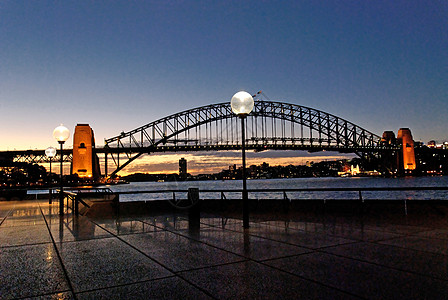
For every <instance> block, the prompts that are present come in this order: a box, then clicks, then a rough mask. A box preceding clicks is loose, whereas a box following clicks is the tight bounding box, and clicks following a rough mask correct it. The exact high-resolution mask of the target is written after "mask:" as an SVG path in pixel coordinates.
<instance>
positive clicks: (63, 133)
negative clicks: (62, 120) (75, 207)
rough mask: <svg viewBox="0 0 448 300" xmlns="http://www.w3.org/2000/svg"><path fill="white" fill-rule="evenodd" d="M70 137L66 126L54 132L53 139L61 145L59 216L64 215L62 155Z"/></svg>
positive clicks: (57, 128) (59, 127) (61, 126)
mask: <svg viewBox="0 0 448 300" xmlns="http://www.w3.org/2000/svg"><path fill="white" fill-rule="evenodd" d="M69 136H70V131H69V130H68V129H67V127H65V126H64V125H62V124H61V125H59V126H58V127H56V128H55V129H54V130H53V137H54V138H55V139H56V141H58V143H59V145H61V182H60V183H61V189H60V190H59V214H60V215H63V214H64V195H63V194H62V192H63V188H64V186H63V184H62V162H63V160H64V154H63V153H62V148H63V147H62V146H63V145H64V143H65V141H66V140H68V138H69Z"/></svg>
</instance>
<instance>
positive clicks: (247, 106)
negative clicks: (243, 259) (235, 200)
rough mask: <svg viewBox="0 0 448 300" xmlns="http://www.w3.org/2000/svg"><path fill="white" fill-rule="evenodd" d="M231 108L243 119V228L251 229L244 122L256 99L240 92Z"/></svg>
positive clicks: (234, 98)
mask: <svg viewBox="0 0 448 300" xmlns="http://www.w3.org/2000/svg"><path fill="white" fill-rule="evenodd" d="M230 106H231V107H232V111H233V112H234V113H235V114H236V115H237V116H238V117H240V119H241V139H242V141H241V150H242V160H243V172H242V173H243V174H242V175H243V195H242V198H243V228H249V199H248V196H247V185H246V127H245V124H244V121H245V119H246V117H247V115H248V114H250V112H251V111H252V109H253V108H254V98H252V96H251V95H250V94H249V93H247V92H244V91H241V92H238V93H236V94H235V95H233V97H232V100H230Z"/></svg>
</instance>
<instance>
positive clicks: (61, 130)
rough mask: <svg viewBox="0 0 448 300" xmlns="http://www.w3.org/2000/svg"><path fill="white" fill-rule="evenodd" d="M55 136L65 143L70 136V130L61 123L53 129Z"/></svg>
mask: <svg viewBox="0 0 448 300" xmlns="http://www.w3.org/2000/svg"><path fill="white" fill-rule="evenodd" d="M53 137H54V138H55V139H56V141H58V142H59V143H62V144H63V143H64V142H65V141H66V140H68V138H69V137H70V131H69V130H68V129H67V127H65V126H64V125H62V124H61V125H59V126H58V127H56V128H55V129H54V130H53Z"/></svg>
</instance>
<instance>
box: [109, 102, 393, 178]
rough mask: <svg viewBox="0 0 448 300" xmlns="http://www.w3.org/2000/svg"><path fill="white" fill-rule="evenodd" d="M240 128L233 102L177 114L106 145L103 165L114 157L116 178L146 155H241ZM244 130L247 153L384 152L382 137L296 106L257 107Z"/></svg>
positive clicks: (259, 104)
mask: <svg viewBox="0 0 448 300" xmlns="http://www.w3.org/2000/svg"><path fill="white" fill-rule="evenodd" d="M239 122H240V120H239V119H238V117H237V116H236V115H235V114H234V113H233V112H232V110H231V107H230V103H229V102H226V103H219V104H212V105H207V106H202V107H198V108H194V109H190V110H186V111H183V112H180V113H177V114H173V115H170V116H167V117H165V118H162V119H159V120H157V121H154V122H151V123H149V124H146V125H144V126H141V127H139V128H137V129H134V130H132V131H129V132H122V133H121V134H120V135H118V136H116V137H113V138H110V139H107V140H106V141H105V148H104V152H105V153H106V162H105V165H106V166H107V156H108V155H110V156H111V157H112V159H113V161H114V163H115V165H116V167H117V168H116V170H114V171H113V172H112V174H110V175H114V174H116V173H117V172H118V171H120V170H122V169H123V168H124V167H126V166H127V165H128V164H129V163H131V162H132V161H133V160H135V159H136V158H138V157H140V156H141V155H142V154H145V153H152V152H164V151H205V150H236V149H240V137H241V132H240V127H241V126H240V125H239ZM246 124H247V126H246V131H247V132H246V137H247V140H246V147H247V148H248V149H253V150H256V151H263V150H267V149H284V150H287V149H296V150H308V151H321V150H330V151H339V152H351V153H356V154H358V155H359V156H361V157H363V156H367V155H368V154H369V155H370V153H374V152H378V151H381V149H384V150H385V149H386V148H384V147H383V146H381V145H380V139H381V138H380V137H379V136H377V135H375V134H373V133H371V132H369V131H367V130H365V129H363V128H361V127H359V126H357V125H355V124H353V123H351V122H349V121H347V120H344V119H341V118H339V117H337V116H335V115H332V114H329V113H326V112H323V111H320V110H316V109H313V108H309V107H304V106H300V105H295V104H288V103H281V102H274V101H255V106H254V110H253V111H252V113H251V114H250V115H249V116H248V117H247V123H246ZM387 149H389V150H390V148H387ZM101 152H103V151H101ZM120 154H122V155H120ZM123 154H124V155H123ZM123 156H124V157H123ZM120 160H121V164H120ZM106 173H107V171H106Z"/></svg>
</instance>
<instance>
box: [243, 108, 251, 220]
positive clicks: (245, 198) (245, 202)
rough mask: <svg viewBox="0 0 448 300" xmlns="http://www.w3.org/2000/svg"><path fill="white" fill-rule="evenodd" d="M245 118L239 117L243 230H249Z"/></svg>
mask: <svg viewBox="0 0 448 300" xmlns="http://www.w3.org/2000/svg"><path fill="white" fill-rule="evenodd" d="M245 118H246V116H241V135H242V137H241V138H242V141H241V149H242V157H243V172H242V173H243V174H242V175H243V228H249V199H248V196H247V185H246V132H245V131H246V130H245V126H244V119H245Z"/></svg>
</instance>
